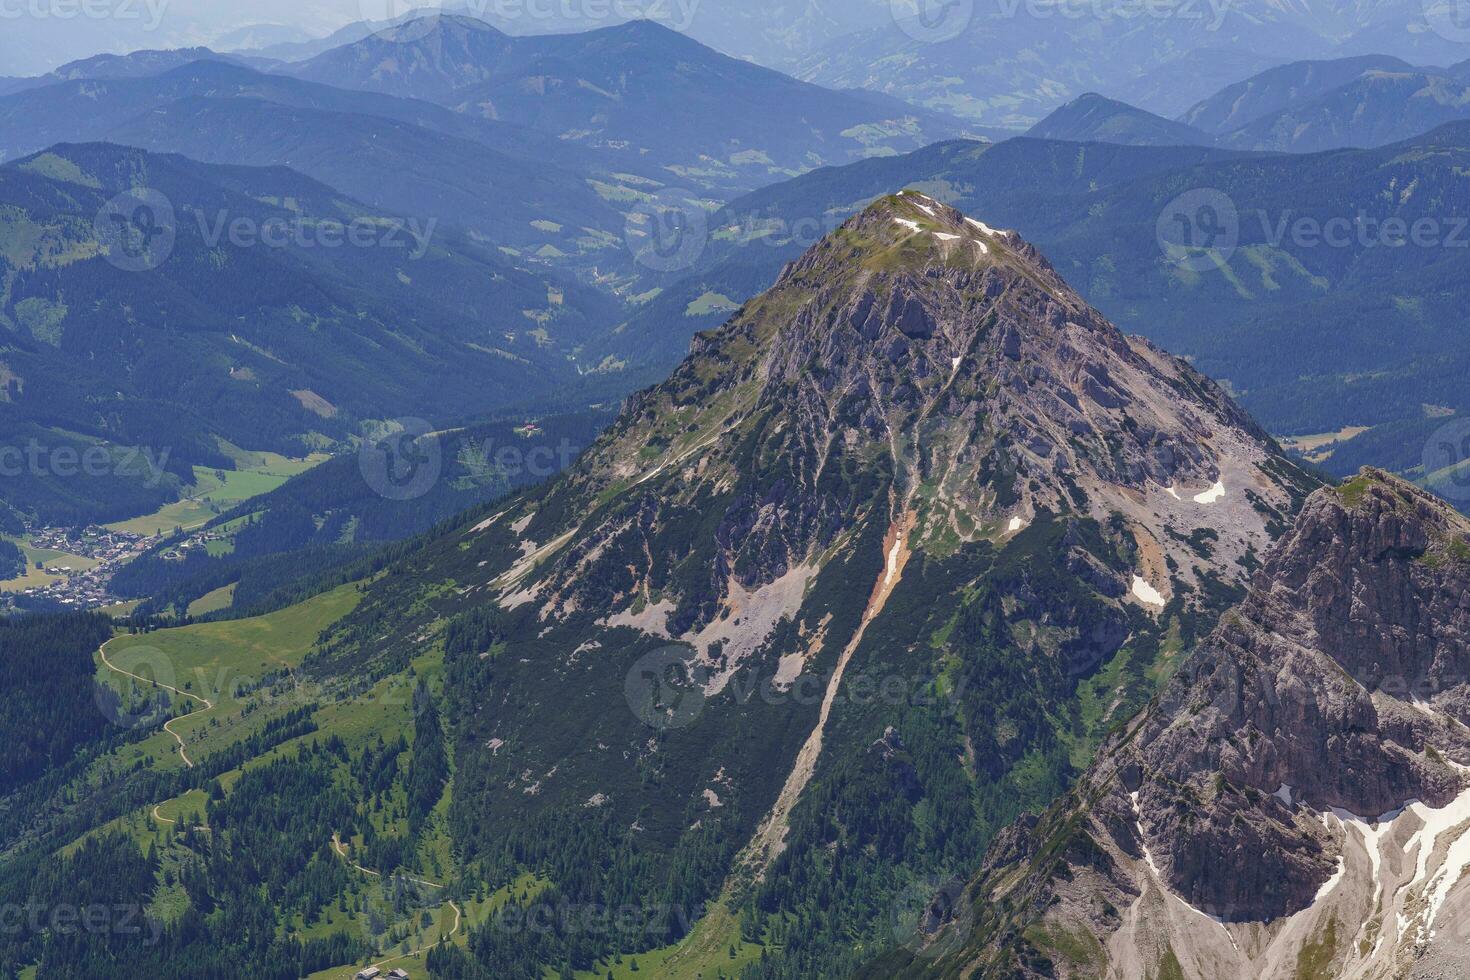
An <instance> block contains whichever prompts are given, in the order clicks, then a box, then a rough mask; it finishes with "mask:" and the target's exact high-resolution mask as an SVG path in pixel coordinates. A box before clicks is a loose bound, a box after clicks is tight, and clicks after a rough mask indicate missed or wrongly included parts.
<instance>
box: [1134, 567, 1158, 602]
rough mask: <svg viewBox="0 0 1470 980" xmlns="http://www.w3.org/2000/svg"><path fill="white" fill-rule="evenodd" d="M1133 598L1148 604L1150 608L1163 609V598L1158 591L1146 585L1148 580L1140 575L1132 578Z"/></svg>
mask: <svg viewBox="0 0 1470 980" xmlns="http://www.w3.org/2000/svg"><path fill="white" fill-rule="evenodd" d="M1133 597H1134V598H1135V599H1137V600H1138V601H1139V602H1145V603H1148V604H1149V605H1150V606H1158V607H1159V608H1161V609H1162V608H1163V607H1164V604H1165V603H1164V597H1163V596H1162V595H1160V594H1159V590H1158V589H1156V588H1154V587H1153V586H1152V585H1149V584H1148V580H1147V579H1145V578H1144V577H1143V576H1142V575H1135V576H1133Z"/></svg>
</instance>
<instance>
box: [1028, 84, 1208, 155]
mask: <svg viewBox="0 0 1470 980" xmlns="http://www.w3.org/2000/svg"><path fill="white" fill-rule="evenodd" d="M1026 135H1027V136H1030V137H1033V138H1035V139H1048V140H1071V141H1072V142H1076V143H1125V144H1127V145H1129V146H1209V145H1210V144H1211V143H1213V142H1214V140H1213V139H1212V138H1211V137H1210V136H1209V135H1207V134H1206V133H1204V132H1202V131H1200V130H1198V129H1195V128H1194V127H1193V126H1190V125H1188V124H1186V123H1182V122H1174V121H1173V120H1170V119H1165V118H1164V117H1162V116H1156V115H1154V114H1153V113H1152V112H1146V111H1144V110H1143V109H1138V108H1135V107H1133V106H1131V105H1128V104H1126V103H1123V102H1119V101H1117V100H1115V99H1109V98H1107V97H1105V96H1102V95H1098V94H1097V93H1095V92H1089V93H1088V94H1086V95H1083V96H1080V97H1079V98H1077V99H1074V100H1073V101H1071V102H1068V103H1067V104H1066V105H1064V106H1062V107H1061V108H1060V109H1058V110H1056V111H1055V112H1053V113H1052V114H1051V115H1049V116H1047V117H1046V118H1045V119H1043V120H1042V121H1041V122H1039V123H1037V124H1036V125H1035V126H1032V127H1031V128H1030V129H1028V130H1027V131H1026Z"/></svg>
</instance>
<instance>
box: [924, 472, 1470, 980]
mask: <svg viewBox="0 0 1470 980" xmlns="http://www.w3.org/2000/svg"><path fill="white" fill-rule="evenodd" d="M1467 721H1470V521H1466V519H1465V518H1464V517H1463V516H1461V515H1459V514H1457V513H1456V512H1454V511H1453V510H1452V509H1450V508H1449V507H1448V506H1447V505H1445V504H1444V503H1443V502H1441V501H1439V500H1437V499H1436V498H1434V497H1432V496H1430V495H1428V494H1426V493H1424V492H1422V491H1420V490H1418V489H1416V488H1414V487H1412V486H1410V485H1408V484H1406V483H1403V482H1402V481H1399V480H1397V479H1395V478H1392V477H1389V476H1387V475H1385V474H1383V473H1381V472H1377V471H1365V472H1364V474H1363V475H1361V476H1360V477H1358V478H1357V479H1355V480H1353V481H1350V482H1349V483H1347V484H1346V485H1344V486H1343V487H1341V488H1336V489H1325V490H1322V491H1320V492H1319V493H1317V494H1316V495H1314V496H1313V497H1312V498H1311V500H1309V501H1308V503H1307V505H1306V506H1305V508H1304V510H1303V512H1302V514H1301V517H1300V519H1299V521H1298V523H1297V524H1296V526H1295V527H1294V528H1293V530H1292V531H1291V532H1290V534H1289V535H1287V536H1286V538H1284V539H1283V541H1282V542H1281V543H1280V545H1279V546H1278V547H1277V548H1276V549H1275V551H1274V552H1273V554H1272V555H1271V556H1270V558H1269V559H1268V560H1267V562H1266V564H1265V567H1264V568H1262V569H1261V570H1260V571H1259V572H1258V573H1257V574H1256V576H1255V578H1254V580H1253V582H1252V586H1251V589H1250V593H1249V595H1248V597H1247V598H1246V599H1245V601H1244V602H1242V603H1241V604H1240V605H1239V606H1238V607H1237V608H1236V609H1234V610H1233V611H1232V612H1230V613H1228V614H1227V615H1226V616H1225V617H1224V618H1223V619H1222V621H1221V623H1220V625H1219V627H1218V628H1217V629H1216V630H1215V632H1214V633H1213V634H1212V636H1211V637H1210V638H1209V640H1208V641H1207V642H1206V643H1205V644H1203V646H1202V648H1201V649H1200V651H1199V652H1198V653H1196V654H1195V656H1194V658H1193V660H1192V661H1191V662H1190V664H1189V665H1188V666H1187V668H1186V669H1185V671H1183V672H1182V673H1181V675H1180V676H1179V677H1177V678H1176V679H1175V681H1174V682H1173V683H1172V684H1171V685H1170V686H1169V687H1168V688H1167V689H1166V691H1165V692H1164V693H1163V695H1162V696H1161V697H1160V699H1159V701H1158V703H1157V704H1156V705H1155V706H1154V707H1153V708H1152V709H1151V710H1150V711H1148V712H1147V713H1146V714H1145V715H1144V716H1142V717H1141V718H1140V719H1139V720H1138V721H1137V722H1136V723H1135V724H1134V725H1133V726H1132V727H1131V728H1130V730H1129V731H1128V732H1127V733H1126V735H1124V736H1123V737H1121V738H1120V740H1119V741H1118V743H1117V744H1116V745H1115V746H1114V747H1112V749H1111V750H1110V751H1107V752H1106V753H1105V754H1104V756H1103V757H1102V758H1101V759H1100V761H1099V762H1098V763H1097V765H1096V766H1095V768H1094V769H1093V771H1092V772H1090V773H1089V774H1088V776H1087V777H1086V778H1085V779H1084V780H1083V781H1082V782H1081V784H1080V785H1079V788H1078V790H1077V792H1076V794H1074V796H1073V797H1072V798H1071V799H1070V800H1069V801H1068V802H1067V803H1065V804H1063V805H1059V806H1058V808H1057V809H1055V810H1054V811H1052V812H1050V813H1048V814H1047V815H1046V817H1044V818H1043V819H1042V820H1041V821H1040V822H1037V821H1035V820H1034V819H1033V820H1032V821H1029V822H1027V823H1025V824H1023V825H1020V826H1018V827H1017V828H1014V829H1013V831H1012V832H1011V833H1009V834H1008V835H1006V837H1005V838H1004V846H999V845H998V846H997V848H996V849H994V850H993V851H992V853H991V855H990V858H989V861H988V863H987V873H986V874H984V875H983V876H982V877H981V879H980V880H979V881H978V882H977V884H976V886H975V894H976V895H981V894H988V896H989V898H990V899H991V900H996V901H998V906H1001V907H1005V908H1006V909H1007V910H1008V911H1007V912H1006V913H1004V914H1001V915H998V916H996V917H994V918H993V919H992V920H991V921H990V922H989V923H988V924H987V927H986V929H985V930H983V931H982V934H981V938H980V941H979V942H978V943H977V944H976V945H975V946H972V948H971V949H970V950H969V951H968V952H966V953H965V954H964V955H963V956H962V957H960V959H964V960H966V961H968V963H969V966H970V967H977V968H978V969H979V972H980V973H981V974H982V975H989V974H995V975H1011V972H1010V971H1014V972H1019V973H1022V974H1025V975H1048V976H1050V975H1057V976H1079V977H1080V976H1088V977H1093V976H1108V977H1115V976H1116V977H1125V976H1141V975H1154V974H1156V973H1158V972H1159V971H1160V970H1163V969H1165V968H1166V967H1167V968H1168V969H1177V971H1178V972H1177V973H1175V974H1174V975H1182V976H1185V977H1201V978H1221V977H1240V978H1246V977H1276V976H1283V977H1294V976H1298V975H1300V974H1299V973H1298V972H1297V971H1298V970H1299V968H1300V967H1301V964H1302V963H1304V962H1309V963H1311V964H1313V968H1314V969H1316V970H1317V971H1318V972H1316V973H1313V974H1311V975H1320V976H1334V977H1388V976H1405V975H1409V974H1411V973H1413V974H1415V975H1420V974H1422V975H1424V976H1458V975H1463V971H1464V970H1465V969H1466V968H1467V967H1470V961H1467V960H1466V958H1465V952H1464V947H1465V939H1466V937H1467V936H1470V893H1467V892H1466V890H1465V889H1464V888H1462V887H1457V886H1458V885H1459V884H1460V879H1461V876H1462V874H1463V873H1464V871H1465V870H1466V868H1467V867H1470V836H1466V832H1467V830H1470V776H1467V773H1470V728H1467V727H1466V722H1467ZM1008 917H1009V918H1008ZM1079 937H1080V939H1079ZM1064 950H1065V951H1066V952H1064ZM1043 962H1045V966H1043ZM920 972H928V971H927V970H925V971H920ZM938 972H941V973H942V972H946V970H940V971H938Z"/></svg>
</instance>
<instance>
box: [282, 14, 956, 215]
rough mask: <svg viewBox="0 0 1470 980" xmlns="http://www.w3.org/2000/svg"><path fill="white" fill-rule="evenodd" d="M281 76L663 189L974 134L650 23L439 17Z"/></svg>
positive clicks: (941, 118)
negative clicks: (425, 108)
mask: <svg viewBox="0 0 1470 980" xmlns="http://www.w3.org/2000/svg"><path fill="white" fill-rule="evenodd" d="M283 70H287V71H290V72H292V73H293V74H295V75H297V76H298V77H301V78H305V79H310V80H312V81H317V82H323V83H326V84H329V85H334V86H338V87H342V88H355V89H366V90H370V91H375V92H382V93H386V94H391V95H398V96H411V97H414V98H418V99H424V100H428V101H433V102H438V103H440V104H443V105H446V106H451V107H453V108H455V109H457V110H459V111H461V112H463V113H465V114H467V115H471V116H475V117H479V118H484V119H492V120H500V121H505V122H513V123H517V124H521V125H524V126H528V127H531V128H533V129H536V130H538V131H540V132H543V133H546V134H548V135H551V136H555V137H557V138H558V139H560V140H562V141H563V142H564V143H565V144H567V145H569V146H581V147H590V148H595V149H599V150H602V151H607V152H612V153H614V154H615V155H616V157H617V158H619V159H622V160H625V161H630V162H635V163H636V162H638V161H647V160H652V161H655V162H656V163H657V165H658V166H659V167H660V168H661V169H663V170H664V176H665V177H668V176H670V175H675V176H677V177H679V178H681V179H682V180H684V181H688V182H691V183H693V184H694V185H696V186H713V187H743V188H745V189H750V188H753V187H756V186H759V185H760V184H762V183H765V182H768V181H769V180H770V179H772V178H773V177H775V178H779V177H781V176H789V175H791V174H794V173H799V172H803V171H806V170H810V169H812V168H813V167H817V166H821V165H824V164H833V163H845V162H849V161H852V160H856V159H861V158H863V157H865V156H869V155H872V154H875V153H891V152H894V151H898V152H905V151H908V150H912V149H917V148H918V147H920V146H923V145H925V144H927V143H931V142H934V141H935V140H937V139H944V138H949V137H953V136H956V135H961V134H962V133H963V132H964V124H962V123H960V122H959V121H958V120H956V119H953V118H950V117H947V116H945V115H944V114H943V113H941V112H937V111H934V110H925V109H919V108H916V107H914V106H911V105H907V104H905V103H902V102H900V101H899V100H897V99H895V98H891V97H886V98H885V97H880V96H875V95H874V94H873V93H847V92H838V91H832V90H830V89H824V88H820V87H818V86H816V85H812V84H809V83H806V82H800V81H797V80H795V79H793V78H790V77H788V76H786V75H782V74H779V73H778V72H775V71H771V70H769V69H766V68H762V67H759V66H757V65H753V64H750V63H749V62H744V61H739V60H736V59H734V58H730V57H727V56H725V55H722V54H719V53H718V52H716V51H713V50H711V49H710V48H707V47H705V46H703V45H701V44H699V43H698V42H696V41H694V40H691V39H690V38H688V37H685V36H683V35H681V34H679V33H677V32H675V31H673V30H670V29H669V28H667V27H663V26H661V25H659V24H656V23H654V22H652V21H634V22H632V23H629V24H624V25H621V26H617V27H609V28H603V29H600V30H594V31H587V32H585V33H575V34H554V35H544V36H533V37H511V36H509V35H507V34H504V33H502V32H501V31H499V30H497V29H495V28H494V27H492V26H490V25H489V24H486V23H485V22H484V21H480V20H477V19H474V18H470V17H456V16H450V15H448V14H444V15H436V16H432V17H424V18H418V19H414V20H410V21H408V22H406V23H403V24H398V25H395V26H393V27H391V28H388V29H385V30H383V31H380V32H378V33H375V34H372V35H370V36H368V37H366V38H364V39H362V40H360V41H357V42H355V43H352V44H348V45H344V46H343V47H340V48H337V49H335V50H332V51H328V52H326V53H324V54H321V55H318V56H316V57H315V58H312V59H310V60H308V61H306V62H303V63H301V64H299V65H293V66H289V67H287V68H285V69H283Z"/></svg>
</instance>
